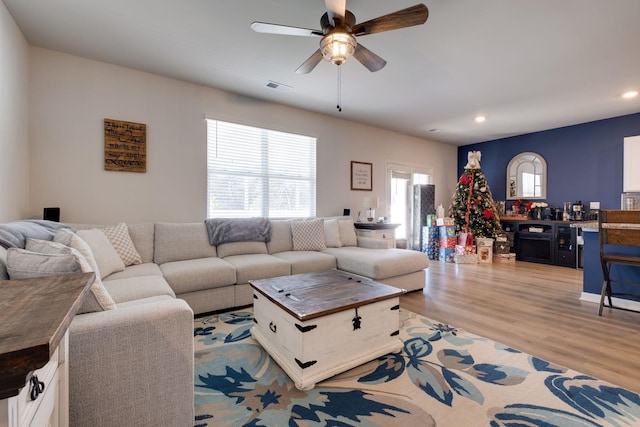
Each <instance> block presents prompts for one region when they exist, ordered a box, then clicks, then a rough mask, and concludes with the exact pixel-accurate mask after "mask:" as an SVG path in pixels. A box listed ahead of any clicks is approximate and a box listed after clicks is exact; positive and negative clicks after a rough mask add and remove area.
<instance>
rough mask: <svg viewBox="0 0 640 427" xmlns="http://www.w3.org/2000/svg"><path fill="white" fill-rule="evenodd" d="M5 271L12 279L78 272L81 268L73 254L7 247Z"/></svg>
mask: <svg viewBox="0 0 640 427" xmlns="http://www.w3.org/2000/svg"><path fill="white" fill-rule="evenodd" d="M7 272H8V273H9V278H10V279H12V280H14V279H31V278H34V277H45V276H60V275H63V274H71V273H80V272H81V268H80V264H79V263H78V260H77V258H76V257H75V255H73V254H41V253H37V252H31V251H28V250H26V249H19V248H9V249H8V250H7Z"/></svg>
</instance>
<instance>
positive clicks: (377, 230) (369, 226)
mask: <svg viewBox="0 0 640 427" xmlns="http://www.w3.org/2000/svg"><path fill="white" fill-rule="evenodd" d="M399 226H400V224H389V223H384V222H356V223H355V227H356V235H357V236H360V237H372V238H374V239H383V240H387V241H388V242H389V247H390V248H395V247H396V228H398V227H399Z"/></svg>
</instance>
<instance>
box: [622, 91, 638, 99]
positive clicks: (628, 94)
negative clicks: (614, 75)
mask: <svg viewBox="0 0 640 427" xmlns="http://www.w3.org/2000/svg"><path fill="white" fill-rule="evenodd" d="M636 96H638V91H637V90H630V91H629V92H625V93H623V94H622V97H623V98H625V99H629V98H635V97H636Z"/></svg>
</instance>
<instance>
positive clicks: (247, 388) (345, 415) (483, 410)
mask: <svg viewBox="0 0 640 427" xmlns="http://www.w3.org/2000/svg"><path fill="white" fill-rule="evenodd" d="M252 316H253V313H252V312H251V309H245V310H242V311H235V312H229V313H224V314H220V315H215V316H210V317H204V318H200V319H196V321H195V329H194V340H195V341H194V342H195V395H194V396H195V412H196V419H195V423H194V425H195V426H198V427H205V426H207V427H208V426H269V427H272V426H411V427H418V426H440V427H448V426H451V427H460V426H493V427H498V426H545V427H546V426H549V427H550V426H562V427H582V426H584V427H594V426H616V427H621V426H640V396H639V395H638V394H637V393H633V392H631V391H628V390H625V389H622V388H620V387H616V386H615V385H612V384H609V383H606V382H603V381H600V380H597V379H595V378H592V377H589V376H586V375H583V374H581V373H579V372H576V371H572V370H570V369H567V368H564V367H562V366H558V365H554V364H553V363H549V362H546V361H544V360H541V359H538V358H535V357H533V356H530V355H528V354H525V353H522V352H519V351H517V350H515V349H513V348H509V347H506V346H504V345H502V344H499V343H497V342H495V341H491V340H489V339H486V338H482V337H479V336H476V335H472V334H469V333H467V332H465V331H463V330H461V329H456V328H455V327H452V326H449V325H443V324H440V323H438V322H435V321H432V320H429V319H427V318H425V317H422V316H420V315H417V314H415V313H411V312H408V311H405V310H403V311H402V312H401V329H400V335H399V339H400V340H402V342H403V343H404V346H403V349H402V351H401V352H398V353H393V354H389V355H386V356H383V357H380V358H378V359H375V360H373V361H371V362H369V363H366V364H364V365H362V366H359V367H357V368H354V369H352V370H350V371H347V372H344V373H342V374H340V375H338V376H335V377H333V378H330V379H328V380H325V381H322V382H320V383H318V384H317V385H316V387H315V388H314V389H312V390H309V391H301V390H298V389H296V388H295V387H294V385H293V382H292V381H291V380H290V379H289V377H288V376H287V374H285V373H284V372H283V371H282V370H281V369H280V367H279V366H278V365H277V364H276V363H275V362H274V361H273V359H271V358H270V357H269V355H268V354H267V353H266V352H265V351H264V350H263V349H262V347H261V346H260V345H259V344H258V343H257V342H256V341H255V340H254V339H253V338H252V337H251V333H250V329H251V327H252V326H253V317H252Z"/></svg>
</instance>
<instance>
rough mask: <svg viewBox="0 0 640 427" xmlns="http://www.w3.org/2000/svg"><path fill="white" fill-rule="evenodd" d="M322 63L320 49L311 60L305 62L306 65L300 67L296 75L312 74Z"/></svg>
mask: <svg viewBox="0 0 640 427" xmlns="http://www.w3.org/2000/svg"><path fill="white" fill-rule="evenodd" d="M320 61H322V52H321V51H320V49H318V50H316V51H315V52H313V55H311V56H310V57H309V59H307V60H306V61H304V63H303V64H302V65H301V66H299V67H298V69H297V70H296V73H298V74H307V73H310V72H311V71H313V69H314V68H316V65H318V64H319V63H320Z"/></svg>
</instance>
